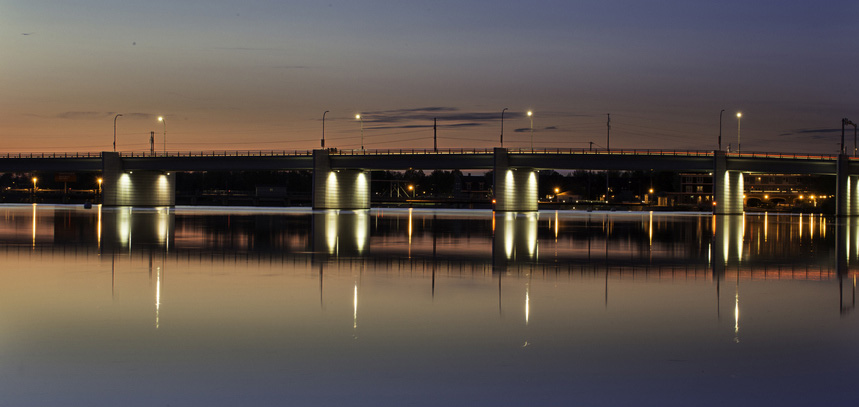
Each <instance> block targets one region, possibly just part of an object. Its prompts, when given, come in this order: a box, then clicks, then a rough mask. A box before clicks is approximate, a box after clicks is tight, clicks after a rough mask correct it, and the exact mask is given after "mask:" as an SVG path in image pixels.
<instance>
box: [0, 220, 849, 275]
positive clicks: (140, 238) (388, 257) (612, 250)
mask: <svg viewBox="0 0 859 407" xmlns="http://www.w3.org/2000/svg"><path fill="white" fill-rule="evenodd" d="M34 208H35V207H34ZM93 213H94V212H86V213H85V214H86V215H88V216H89V215H90V214H93ZM565 216H566V217H565ZM40 219H41V220H40ZM201 219H202V220H201ZM799 219H800V221H799V222H796V220H797V219H796V217H784V216H772V215H761V216H752V215H745V216H744V215H739V216H718V217H708V216H687V217H686V220H685V221H682V222H681V221H678V220H677V218H671V220H670V221H667V222H666V221H664V218H660V217H659V216H658V215H657V216H654V215H653V214H652V213H641V214H608V213H601V214H600V213H592V214H574V215H570V214H566V215H564V216H560V215H559V213H558V212H554V213H551V212H543V213H536V212H531V213H501V214H497V215H495V216H484V217H474V216H473V214H472V216H471V218H463V217H461V216H459V217H457V216H456V214H454V215H447V214H445V213H438V212H427V211H423V212H419V211H399V212H398V211H381V210H380V211H322V212H312V213H311V212H305V213H300V214H294V216H291V217H289V216H284V215H283V214H278V215H271V214H269V215H265V214H262V215H260V214H253V215H248V216H234V215H233V216H231V215H223V216H222V217H221V218H219V217H218V216H210V215H206V216H203V217H195V216H193V215H182V216H178V217H177V215H176V212H175V211H174V210H168V209H166V208H164V209H147V210H140V209H132V208H119V209H111V210H100V211H98V212H97V219H95V221H94V219H91V218H89V217H87V216H68V214H67V213H63V214H62V216H57V215H55V216H54V217H53V218H50V220H47V219H44V218H43V217H40V216H39V215H38V214H37V212H36V210H35V209H34V210H33V217H32V218H31V219H29V221H31V222H32V223H33V225H32V231H33V235H32V237H30V236H24V235H20V236H17V237H14V238H13V240H14V239H18V240H20V242H19V245H14V246H10V245H9V244H6V245H4V246H5V248H6V250H10V249H11V248H13V247H20V246H24V247H31V246H32V249H36V247H37V246H38V250H39V251H40V252H44V251H46V250H47V251H52V252H56V251H58V250H59V251H63V252H65V251H68V250H75V251H78V250H83V251H89V250H90V249H89V248H90V247H92V246H94V247H96V249H97V250H98V252H99V253H102V254H117V255H123V254H128V255H131V256H134V255H136V254H138V253H147V252H152V251H155V252H164V254H165V257H166V258H168V259H171V260H172V259H176V260H179V259H182V260H183V261H198V262H217V261H220V262H225V261H227V262H228V261H232V262H269V263H277V262H281V263H284V264H286V263H291V264H308V265H311V264H323V265H324V267H326V268H337V267H344V268H349V267H353V266H354V265H356V264H361V265H364V266H372V268H373V269H374V270H377V271H380V270H386V269H397V270H415V271H420V270H427V269H436V270H449V271H450V272H455V273H466V272H467V273H492V272H493V271H495V272H506V273H508V274H516V273H525V272H528V273H533V272H538V273H543V274H546V275H549V274H551V273H571V272H573V273H584V274H586V273H605V272H607V273H615V274H616V275H618V276H621V277H624V278H626V277H630V278H645V279H665V278H672V279H675V278H678V277H682V278H684V279H701V278H709V279H712V278H714V277H715V278H720V279H725V278H728V279H733V278H732V276H738V277H740V278H742V279H764V280H769V279H785V278H790V279H802V280H821V279H823V280H825V279H831V278H833V276H837V275H838V274H839V273H841V274H842V275H847V274H848V272H849V271H850V269H851V268H854V265H855V264H856V262H857V261H859V238H857V236H859V222H857V221H856V220H853V219H843V220H841V221H840V222H839V223H832V222H831V220H828V219H827V218H823V217H820V216H805V217H800V218H799ZM26 221H27V220H25V219H20V220H19V222H26ZM38 222H52V223H53V225H52V226H53V234H52V236H50V238H49V236H40V235H41V234H44V232H43V231H44V230H45V228H44V227H38V225H37V223H38ZM207 222H208V223H207ZM89 229H93V231H92V232H88V230H89ZM16 230H27V229H26V226H24V225H22V227H20V228H16ZM37 231H39V232H40V233H37ZM833 232H834V233H833ZM678 235H679V238H678ZM7 240H8V239H7ZM7 243H8V242H7ZM849 274H852V273H849Z"/></svg>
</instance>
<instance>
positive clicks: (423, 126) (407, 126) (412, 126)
mask: <svg viewBox="0 0 859 407" xmlns="http://www.w3.org/2000/svg"><path fill="white" fill-rule="evenodd" d="M483 125H485V123H451V124H441V123H439V124H438V127H439V128H461V127H477V126H483ZM432 127H433V126H432V124H405V125H402V126H372V127H365V129H367V130H395V129H431V128H432Z"/></svg>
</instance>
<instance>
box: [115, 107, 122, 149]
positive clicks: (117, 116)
mask: <svg viewBox="0 0 859 407" xmlns="http://www.w3.org/2000/svg"><path fill="white" fill-rule="evenodd" d="M119 116H122V115H121V114H117V115H116V116H113V152H114V153H115V152H116V119H117V118H119Z"/></svg>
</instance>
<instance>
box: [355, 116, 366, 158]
mask: <svg viewBox="0 0 859 407" xmlns="http://www.w3.org/2000/svg"><path fill="white" fill-rule="evenodd" d="M355 120H360V121H361V150H363V149H364V117H362V116H361V114H360V113H359V114H356V115H355Z"/></svg>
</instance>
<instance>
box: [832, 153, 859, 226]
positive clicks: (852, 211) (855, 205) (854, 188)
mask: <svg viewBox="0 0 859 407" xmlns="http://www.w3.org/2000/svg"><path fill="white" fill-rule="evenodd" d="M848 164H849V157H848V156H847V155H844V154H841V155H839V156H838V164H837V166H836V170H835V171H836V175H835V182H836V188H835V216H857V215H859V176H856V175H849V172H848V168H847V166H848Z"/></svg>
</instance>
